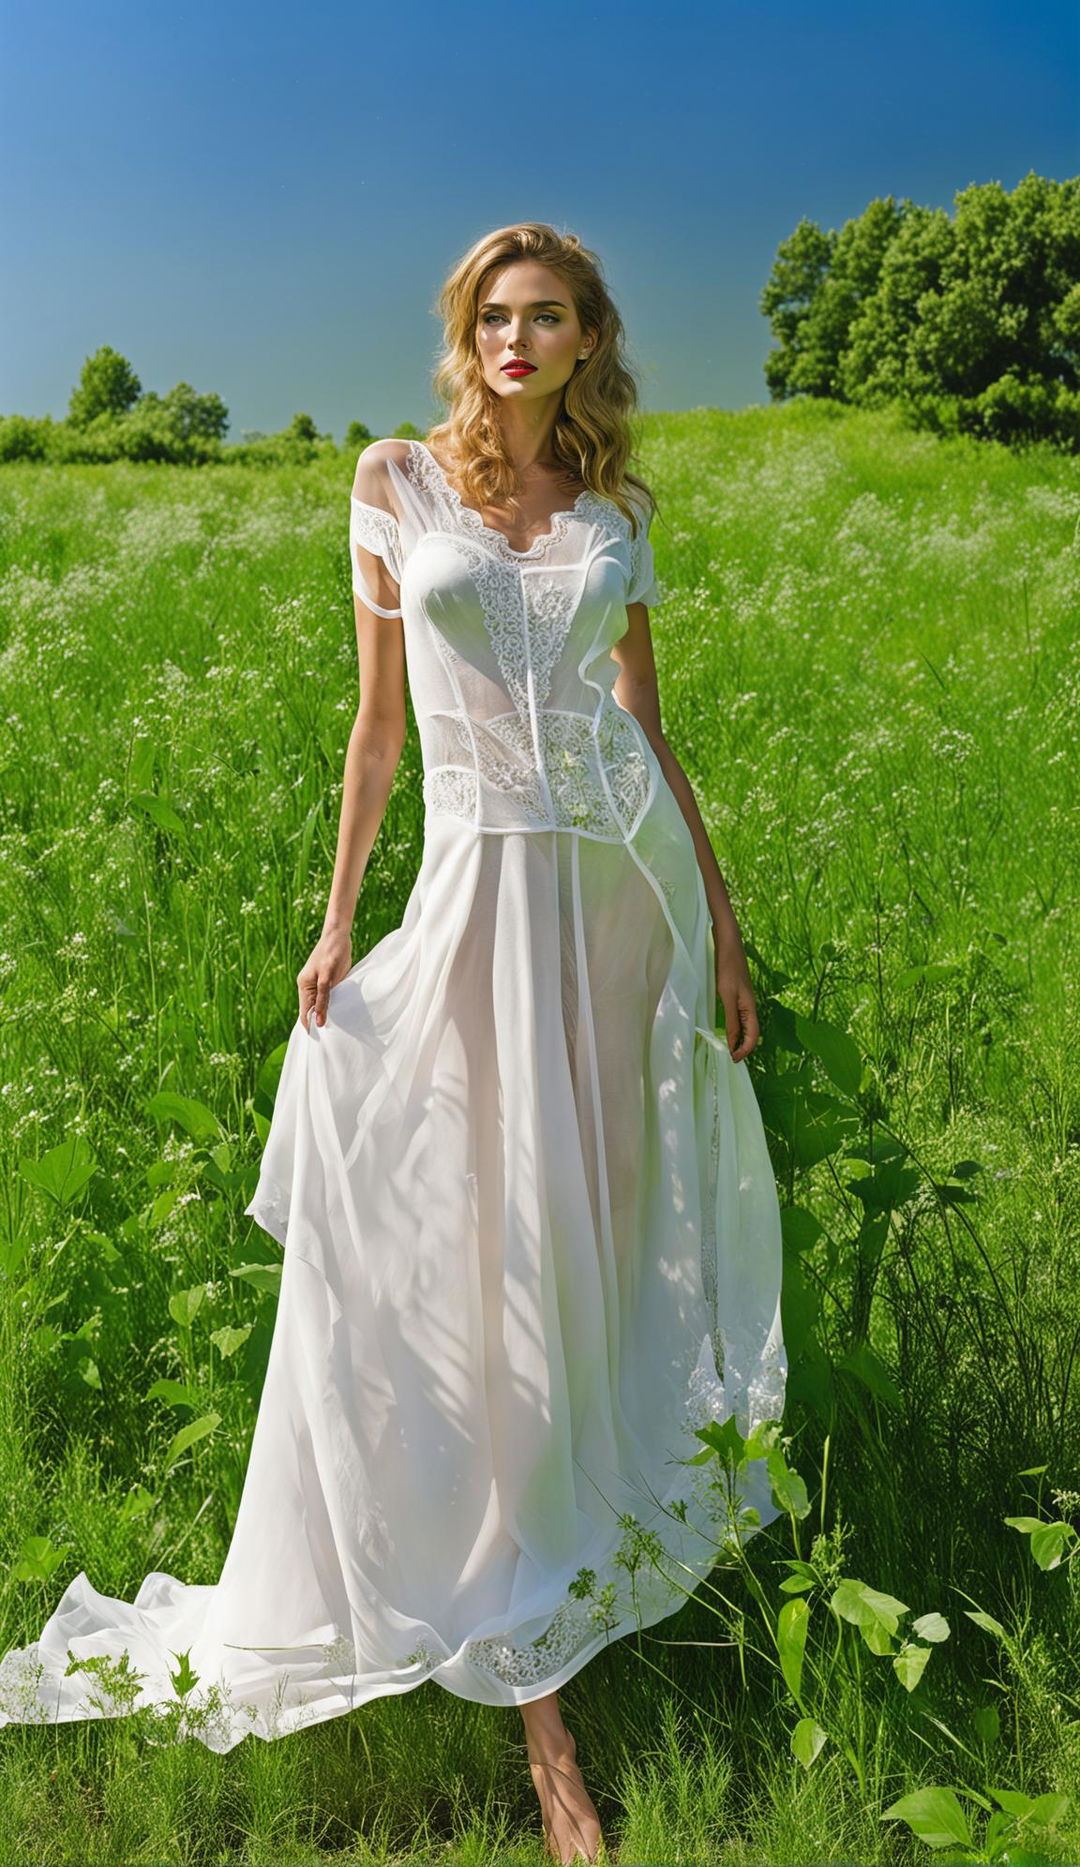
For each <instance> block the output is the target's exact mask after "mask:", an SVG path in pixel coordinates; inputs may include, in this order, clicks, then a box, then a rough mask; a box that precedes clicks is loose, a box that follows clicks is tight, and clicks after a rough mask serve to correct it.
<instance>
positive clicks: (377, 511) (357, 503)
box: [349, 441, 402, 616]
mask: <svg viewBox="0 0 1080 1867" xmlns="http://www.w3.org/2000/svg"><path fill="white" fill-rule="evenodd" d="M385 446H386V443H385V442H381V441H373V442H372V443H371V444H370V446H368V447H365V449H364V451H363V453H362V454H361V456H360V458H359V460H358V461H357V463H356V474H355V477H354V479H353V488H352V493H351V495H350V503H349V557H350V560H351V564H352V587H353V590H354V591H355V593H356V595H357V596H358V597H359V598H360V600H361V602H363V603H366V605H367V607H368V609H370V610H373V611H374V613H375V615H376V616H400V615H401V610H400V608H396V609H391V608H388V607H386V606H384V605H383V604H380V603H377V602H376V601H375V599H374V597H373V595H372V593H371V591H370V590H369V588H368V579H367V577H366V576H365V566H364V563H363V561H362V559H361V556H360V553H361V551H368V552H370V553H371V554H372V556H373V557H377V558H380V559H381V560H382V563H383V565H384V566H385V568H386V571H387V572H388V574H389V575H390V576H391V577H392V578H393V580H394V582H395V583H400V582H401V571H402V549H401V535H400V530H399V527H398V522H397V518H396V517H395V515H394V512H393V510H392V509H391V505H390V499H389V496H388V492H387V479H388V476H387V471H386V459H385V455H384V452H383V450H384V449H385ZM368 574H369V575H370V574H371V570H370V567H369V571H368Z"/></svg>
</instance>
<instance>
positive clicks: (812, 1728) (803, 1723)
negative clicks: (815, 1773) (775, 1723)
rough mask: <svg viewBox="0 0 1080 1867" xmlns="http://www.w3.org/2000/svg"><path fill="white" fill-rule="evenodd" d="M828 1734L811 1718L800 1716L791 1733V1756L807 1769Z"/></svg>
mask: <svg viewBox="0 0 1080 1867" xmlns="http://www.w3.org/2000/svg"><path fill="white" fill-rule="evenodd" d="M828 1735H829V1734H828V1732H827V1731H823V1730H822V1728H821V1726H820V1724H817V1723H816V1722H815V1720H814V1719H813V1718H800V1719H799V1722H798V1724H797V1725H796V1726H795V1729H794V1730H793V1731H792V1733H791V1752H792V1756H794V1757H796V1758H797V1759H798V1761H799V1762H800V1763H801V1764H802V1765H803V1767H804V1769H807V1770H808V1769H809V1768H810V1765H811V1764H812V1763H813V1761H814V1758H815V1757H816V1756H817V1754H818V1751H819V1750H820V1749H821V1746H822V1744H823V1743H824V1742H825V1739H826V1738H827V1737H828Z"/></svg>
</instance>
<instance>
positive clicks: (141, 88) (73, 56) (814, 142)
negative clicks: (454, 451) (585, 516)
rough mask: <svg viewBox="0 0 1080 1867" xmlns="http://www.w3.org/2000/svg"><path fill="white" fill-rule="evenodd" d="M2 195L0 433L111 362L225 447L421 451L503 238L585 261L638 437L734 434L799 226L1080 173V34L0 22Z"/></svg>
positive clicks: (934, 21)
mask: <svg viewBox="0 0 1080 1867" xmlns="http://www.w3.org/2000/svg"><path fill="white" fill-rule="evenodd" d="M0 168H2V173H3V176H4V181H3V185H2V186H3V192H2V196H0V199H2V202H3V220H2V228H0V239H2V254H3V280H4V293H3V295H4V307H3V332H2V353H0V411H2V412H4V413H9V412H12V411H18V412H19V413H22V414H28V415H44V414H53V415H55V416H60V415H62V414H64V413H65V411H66V408H67V401H68V395H69V393H70V390H71V388H72V386H73V384H74V383H75V382H76V380H77V378H78V374H79V371H80V369H81V367H82V363H83V359H84V358H85V357H86V356H87V355H88V354H89V353H90V352H92V351H93V350H95V349H97V347H98V346H99V345H100V344H104V343H108V344H111V345H113V346H114V348H115V349H117V350H119V351H121V352H122V353H123V355H124V356H126V357H127V358H128V359H129V361H130V362H131V363H132V364H133V366H134V368H135V370H136V372H137V374H138V375H139V378H140V380H141V382H142V386H143V388H144V389H156V390H158V391H159V392H161V393H164V392H165V391H166V390H167V389H169V388H171V387H172V385H173V383H175V382H177V381H178V380H180V379H183V380H184V381H187V382H190V383H191V384H193V385H194V387H195V388H196V389H197V390H200V391H206V390H211V389H212V390H216V391H217V393H218V394H219V395H221V396H222V398H223V399H224V401H225V403H226V405H227V407H228V409H229V414H230V427H229V431H228V438H229V439H230V440H237V439H239V437H240V433H241V431H242V430H243V429H247V428H260V429H265V430H270V429H274V428H279V427H282V426H284V425H285V424H286V423H287V422H288V421H289V420H290V418H291V416H292V415H293V413H294V412H295V411H297V410H300V409H303V410H305V411H306V412H308V413H309V414H311V415H312V416H313V417H314V418H315V421H316V423H317V424H318V426H319V428H320V429H326V430H329V431H330V432H331V433H333V434H334V436H335V438H337V439H338V440H340V439H341V438H342V435H343V433H344V430H345V427H346V425H347V423H348V422H349V421H350V420H351V419H354V418H357V419H359V420H361V421H364V422H366V423H367V425H368V427H369V428H371V430H372V432H374V433H380V432H382V433H385V432H388V431H389V430H390V429H392V428H393V427H395V426H396V425H397V424H398V423H399V422H401V421H405V420H408V421H414V422H416V423H417V424H418V425H419V426H421V427H426V426H427V425H428V423H429V422H430V421H431V420H432V419H433V417H434V413H435V410H434V405H433V401H432V395H431V387H430V385H431V372H432V367H433V363H434V357H435V351H436V348H437V345H438V340H439V326H438V322H437V320H436V318H435V317H434V315H433V305H434V300H435V295H436V293H437V291H438V288H439V284H440V282H441V280H442V278H443V276H444V273H445V272H446V271H447V270H448V268H449V267H450V265H451V264H452V263H453V262H454V261H455V260H456V258H457V257H458V256H459V254H460V253H461V252H462V251H463V250H464V249H465V248H466V246H468V245H469V244H470V243H471V242H472V241H473V240H474V239H475V238H477V237H478V236H479V235H480V234H482V233H484V232H486V231H488V230H489V229H490V228H492V227H496V226H500V225H503V224H504V223H506V222H507V221H510V220H516V219H537V220H548V221H551V222H553V223H554V224H555V225H556V226H558V227H565V228H570V229H573V230H574V231H576V232H577V233H578V234H579V235H580V236H581V238H582V239H583V240H584V241H585V242H586V244H587V245H589V246H592V247H593V248H595V249H596V250H597V251H598V252H599V254H600V256H601V258H602V260H603V262H604V266H605V271H606V274H607V278H608V281H609V284H610V286H611V288H612V290H613V291H614V294H615V296H616V299H617V301H618V303H619V305H620V308H621V310H622V314H623V317H624V320H625V322H626V325H627V329H628V333H629V338H630V355H631V360H632V362H633V363H635V364H636V366H637V367H638V369H639V370H640V372H641V378H642V399H643V405H644V406H645V407H646V408H648V409H685V408H694V407H699V406H702V405H709V406H720V407H727V408H735V407H743V406H745V405H746V404H748V403H753V402H758V403H764V402H767V400H768V396H767V392H766V389H765V384H764V379H763V376H762V363H763V360H764V357H765V355H766V353H767V351H768V349H769V333H768V327H767V325H766V322H765V319H764V318H763V317H762V315H761V312H760V311H759V309H758V299H759V295H760V292H761V288H762V286H763V285H764V283H765V280H766V278H767V277H768V273H769V269H770V266H771V263H772V259H773V256H774V254H775V251H776V247H777V244H778V242H779V241H780V240H782V239H783V238H785V236H786V235H787V234H789V233H790V232H791V230H792V229H793V228H794V227H795V225H796V224H797V222H798V221H799V219H800V218H801V217H802V216H803V215H806V216H808V217H809V218H810V219H812V220H816V221H817V222H819V223H820V224H821V225H822V226H824V227H840V226H841V225H842V224H843V222H844V221H845V220H847V219H849V218H851V217H853V216H856V215H858V214H859V213H861V211H862V209H863V208H864V207H865V205H866V203H867V202H868V201H869V200H871V199H873V198H874V197H875V196H886V195H889V194H892V195H894V196H896V197H898V198H899V197H903V196H908V197H910V198H911V199H912V200H916V201H920V202H923V203H926V204H928V205H936V206H941V207H945V208H946V209H950V210H951V208H952V203H953V199H954V196H955V194H956V193H957V191H958V190H959V189H961V188H963V187H965V186H967V184H968V183H970V182H986V181H992V180H994V181H998V182H1000V183H1001V184H1002V186H1003V187H1005V188H1006V189H1012V188H1014V187H1015V186H1016V184H1017V182H1018V181H1019V180H1020V179H1021V178H1022V176H1023V175H1024V174H1025V173H1026V172H1027V171H1028V170H1029V169H1032V168H1033V169H1035V170H1036V172H1037V173H1039V174H1043V175H1047V176H1050V177H1053V178H1055V179H1057V180H1063V179H1065V178H1066V177H1067V176H1070V175H1075V174H1076V173H1077V172H1080V6H1078V5H1077V3H1076V0H1050V3H1049V4H1039V0H1035V3H1034V4H1030V5H1021V4H1017V3H1016V0H1009V3H1008V4H1006V3H1005V0H991V3H989V4H982V5H979V4H972V3H971V0H955V3H954V4H950V5H943V4H941V0H937V3H936V4H928V3H927V0H908V4H907V5H904V6H902V7H894V8H886V7H880V6H873V5H870V4H864V5H861V6H859V5H853V4H846V3H845V4H838V3H837V0H821V3H820V4H817V5H796V4H792V3H791V0H779V3H777V4H772V5H761V4H758V5H749V4H740V5H731V4H729V3H728V0H679V3H678V4H677V5H671V6H668V7H660V6H657V5H652V6H648V7H646V6H644V5H641V4H638V3H637V0H622V3H621V4H619V5H613V4H610V0H600V4H593V5H589V4H585V5H583V6H578V5H570V4H567V3H566V0H550V3H549V4H547V5H543V6H527V7H515V6H509V7H508V6H501V5H490V6H480V7H475V6H470V7H461V6H457V5H453V4H450V5H439V6H432V5H429V4H426V3H425V0H415V3H414V4H413V5H411V6H402V7H396V8H395V7H394V6H393V4H392V0H380V4H379V5H377V6H373V5H363V4H358V3H357V0H353V4H351V5H347V6H346V5H340V4H322V5H319V4H314V5H308V6H305V7H303V8H301V7H300V6H298V5H294V6H290V7H286V6H281V5H279V4H275V3H274V0H260V4H259V5H257V6H255V5H250V4H248V3H247V0H233V4H232V5H229V4H227V3H226V4H225V6H224V7H221V6H211V5H209V4H208V3H207V0H190V4H187V5H184V6H180V7H166V6H154V5H147V4H146V0H142V3H141V4H135V3H134V0H99V3H98V4H96V5H93V6H86V5H74V4H72V0H55V3H54V4H52V5H47V6H36V5H33V6H32V5H31V4H29V0H7V4H6V5H4V7H3V10H2V13H0Z"/></svg>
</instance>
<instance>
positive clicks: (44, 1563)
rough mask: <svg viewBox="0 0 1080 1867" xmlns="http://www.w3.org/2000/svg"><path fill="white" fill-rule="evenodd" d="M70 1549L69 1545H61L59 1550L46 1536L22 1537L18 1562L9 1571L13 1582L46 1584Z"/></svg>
mask: <svg viewBox="0 0 1080 1867" xmlns="http://www.w3.org/2000/svg"><path fill="white" fill-rule="evenodd" d="M70 1548H71V1545H70V1543H61V1544H60V1546H59V1548H57V1547H56V1545H55V1544H54V1543H53V1541H52V1538H51V1537H48V1536H28V1537H24V1539H23V1542H22V1545H21V1547H20V1549H19V1560H18V1561H17V1562H16V1564H15V1567H14V1568H13V1569H12V1571H11V1579H12V1581H14V1582H47V1581H49V1579H50V1577H51V1576H52V1575H53V1573H54V1571H55V1570H56V1569H58V1568H59V1567H60V1564H61V1563H62V1562H63V1560H64V1558H65V1556H67V1554H68V1552H69V1550H70Z"/></svg>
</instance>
